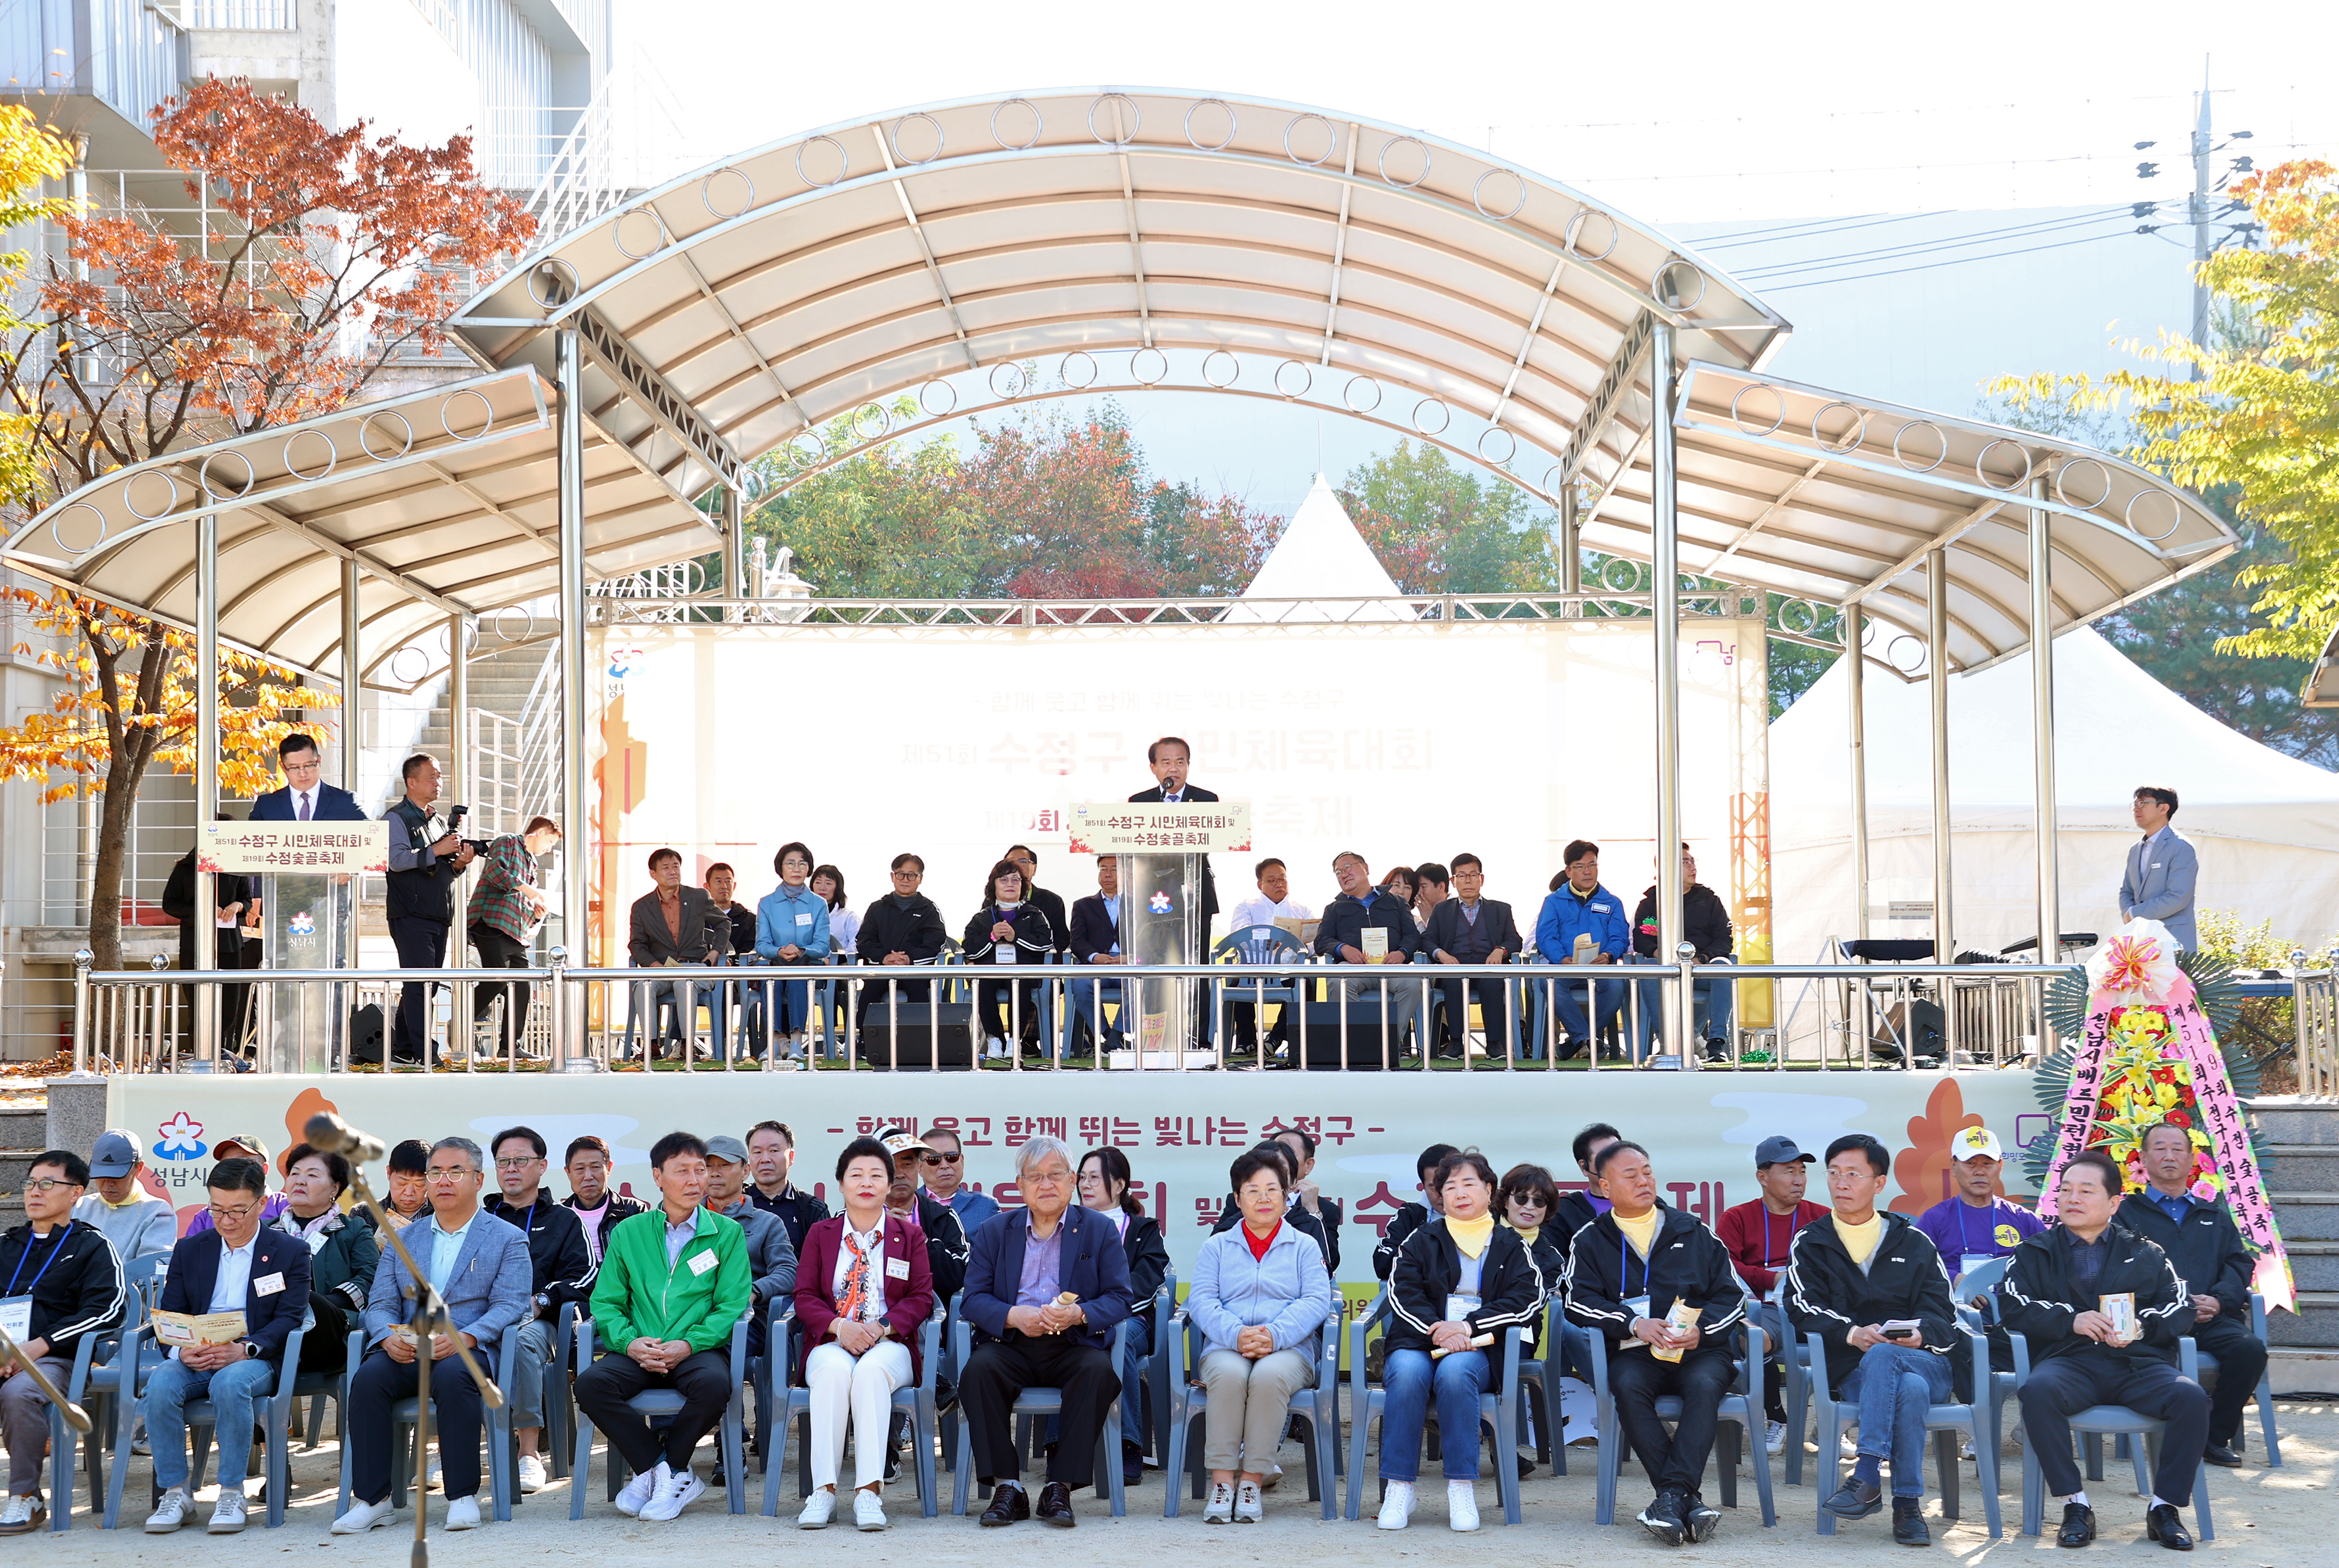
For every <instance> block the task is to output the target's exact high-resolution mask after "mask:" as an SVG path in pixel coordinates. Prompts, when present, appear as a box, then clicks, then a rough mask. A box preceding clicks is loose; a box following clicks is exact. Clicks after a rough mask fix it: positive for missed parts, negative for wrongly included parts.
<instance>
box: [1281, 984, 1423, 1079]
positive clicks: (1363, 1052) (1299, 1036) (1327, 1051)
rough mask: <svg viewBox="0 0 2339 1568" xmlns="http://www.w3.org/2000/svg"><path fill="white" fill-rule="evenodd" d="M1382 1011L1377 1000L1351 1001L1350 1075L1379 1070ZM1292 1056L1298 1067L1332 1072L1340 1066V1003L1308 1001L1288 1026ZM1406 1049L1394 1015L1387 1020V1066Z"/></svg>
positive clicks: (1349, 1007) (1400, 1022) (1349, 1023)
mask: <svg viewBox="0 0 2339 1568" xmlns="http://www.w3.org/2000/svg"><path fill="white" fill-rule="evenodd" d="M1381 1038H1382V1033H1381V1010H1380V1004H1379V1002H1378V1001H1372V1002H1365V1001H1354V1002H1350V1003H1349V1004H1348V1029H1347V1059H1348V1070H1349V1071H1351V1072H1378V1071H1380V1070H1381ZM1290 1039H1291V1053H1292V1056H1293V1058H1294V1059H1295V1060H1297V1061H1298V1064H1299V1065H1300V1066H1301V1067H1306V1068H1316V1069H1326V1068H1328V1069H1331V1070H1336V1071H1337V1070H1338V1069H1339V1066H1340V1056H1341V1050H1340V1045H1341V1034H1340V1004H1339V1003H1338V1002H1333V1001H1311V1002H1308V1003H1307V1004H1305V1006H1304V1007H1303V1008H1302V1009H1301V1012H1300V1017H1299V1018H1298V1021H1295V1022H1294V1023H1293V1024H1292V1026H1291V1033H1290ZM1406 1049H1407V1047H1406V1033H1405V1024H1404V1021H1402V1020H1400V1019H1398V1018H1396V1017H1395V1016H1394V1009H1392V1016H1391V1017H1390V1019H1389V1021H1388V1065H1390V1066H1392V1067H1394V1066H1396V1062H1397V1060H1398V1059H1399V1058H1400V1057H1402V1056H1404V1055H1405V1053H1406Z"/></svg>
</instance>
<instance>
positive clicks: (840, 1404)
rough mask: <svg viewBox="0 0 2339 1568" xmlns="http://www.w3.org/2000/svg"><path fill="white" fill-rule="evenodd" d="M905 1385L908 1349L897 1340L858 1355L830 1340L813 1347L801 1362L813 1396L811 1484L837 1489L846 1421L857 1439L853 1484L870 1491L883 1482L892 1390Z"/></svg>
mask: <svg viewBox="0 0 2339 1568" xmlns="http://www.w3.org/2000/svg"><path fill="white" fill-rule="evenodd" d="M909 1381H910V1347H909V1346H906V1345H904V1344H903V1343H902V1342H901V1341H900V1340H898V1339H888V1340H885V1341H883V1343H882V1344H877V1345H873V1346H870V1347H869V1348H868V1349H867V1350H866V1351H864V1353H863V1354H861V1355H860V1356H854V1354H853V1353H852V1352H851V1351H849V1350H847V1349H845V1348H844V1346H842V1345H839V1344H837V1343H835V1342H834V1341H833V1340H832V1341H831V1342H829V1343H828V1344H826V1345H822V1346H815V1347H814V1350H813V1353H812V1355H811V1356H810V1357H809V1358H808V1359H807V1360H806V1361H805V1363H804V1385H805V1386H806V1387H807V1388H808V1389H810V1391H811V1393H812V1484H814V1486H834V1485H835V1484H836V1471H837V1467H838V1466H839V1465H841V1464H844V1429H845V1423H846V1422H847V1420H848V1419H849V1420H850V1421H851V1423H852V1425H853V1429H854V1431H855V1432H857V1433H859V1434H860V1440H859V1441H858V1442H856V1443H855V1444H854V1454H853V1468H854V1485H855V1486H856V1487H859V1486H874V1485H876V1484H878V1483H879V1482H881V1481H883V1480H884V1479H885V1439H886V1435H887V1434H888V1433H889V1432H890V1431H891V1429H892V1426H893V1391H894V1390H895V1389H897V1388H900V1387H903V1386H905V1385H907V1384H908V1383H909Z"/></svg>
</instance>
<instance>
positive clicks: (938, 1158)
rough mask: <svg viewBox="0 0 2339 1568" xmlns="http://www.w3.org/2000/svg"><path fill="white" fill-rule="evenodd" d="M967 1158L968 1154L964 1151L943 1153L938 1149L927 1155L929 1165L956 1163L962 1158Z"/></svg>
mask: <svg viewBox="0 0 2339 1568" xmlns="http://www.w3.org/2000/svg"><path fill="white" fill-rule="evenodd" d="M965 1158H966V1156H965V1155H964V1154H963V1153H957V1154H943V1153H942V1152H941V1151H939V1150H937V1151H936V1152H934V1153H933V1154H929V1155H928V1156H926V1163H927V1164H928V1165H956V1164H957V1163H958V1162H959V1161H960V1160H962V1159H965Z"/></svg>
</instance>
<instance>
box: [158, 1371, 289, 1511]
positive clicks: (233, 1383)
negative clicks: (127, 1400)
mask: <svg viewBox="0 0 2339 1568" xmlns="http://www.w3.org/2000/svg"><path fill="white" fill-rule="evenodd" d="M276 1373H277V1366H276V1364H275V1363H274V1362H272V1361H231V1362H229V1363H228V1364H227V1365H226V1366H222V1367H221V1368H220V1369H219V1370H218V1371H217V1372H197V1371H195V1370H194V1369H193V1368H192V1367H190V1366H187V1365H186V1363H184V1362H183V1361H175V1360H173V1361H165V1362H164V1363H163V1365H162V1366H157V1367H156V1368H155V1369H154V1376H153V1377H151V1378H149V1379H148V1380H147V1383H146V1435H147V1437H148V1439H149V1440H150V1441H152V1443H153V1445H154V1479H155V1481H156V1482H157V1483H159V1484H161V1485H162V1486H163V1488H164V1489H166V1490H167V1489H168V1488H170V1487H173V1486H184V1485H185V1484H187V1472H188V1464H187V1406H188V1405H192V1404H195V1403H196V1402H198V1401H200V1400H204V1399H208V1400H210V1401H211V1402H212V1410H213V1412H214V1413H215V1414H216V1415H218V1417H219V1419H218V1420H217V1421H216V1422H215V1423H214V1424H213V1425H212V1441H213V1442H215V1443H217V1444H218V1445H219V1479H220V1484H221V1485H222V1487H227V1486H233V1487H236V1488H238V1489H239V1490H241V1489H242V1485H243V1478H244V1477H245V1476H246V1475H247V1474H251V1471H252V1423H253V1422H254V1421H255V1420H256V1419H258V1417H257V1416H256V1415H254V1414H253V1412H254V1410H255V1409H256V1407H257V1406H259V1405H262V1404H265V1403H266V1402H267V1398H268V1395H270V1393H271V1392H272V1391H273V1390H274V1388H275V1386H276Z"/></svg>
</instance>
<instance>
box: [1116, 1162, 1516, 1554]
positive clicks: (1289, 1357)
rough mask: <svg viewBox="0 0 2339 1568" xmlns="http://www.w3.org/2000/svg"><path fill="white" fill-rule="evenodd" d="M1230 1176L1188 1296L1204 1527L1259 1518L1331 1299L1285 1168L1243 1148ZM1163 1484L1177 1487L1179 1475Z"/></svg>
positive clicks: (1308, 1382)
mask: <svg viewBox="0 0 2339 1568" xmlns="http://www.w3.org/2000/svg"><path fill="white" fill-rule="evenodd" d="M1091 1158H1093V1157H1091ZM1229 1178H1230V1180H1231V1183H1232V1186H1233V1188H1234V1195H1235V1203H1236V1205H1237V1212H1238V1214H1239V1216H1240V1218H1239V1221H1238V1223H1237V1226H1236V1227H1235V1228H1231V1229H1220V1230H1219V1232H1218V1233H1217V1234H1216V1235H1214V1236H1212V1237H1211V1238H1209V1240H1208V1241H1205V1242H1204V1243H1202V1249H1201V1251H1200V1252H1199V1253H1198V1254H1197V1255H1196V1256H1195V1258H1194V1280H1193V1285H1192V1287H1191V1288H1189V1290H1188V1291H1187V1293H1186V1312H1187V1315H1188V1316H1189V1317H1190V1318H1192V1320H1193V1323H1194V1326H1195V1327H1196V1328H1198V1329H1199V1330H1200V1331H1201V1335H1202V1359H1201V1364H1200V1366H1199V1373H1200V1376H1201V1381H1202V1385H1203V1386H1204V1387H1205V1388H1207V1389H1208V1390H1209V1403H1208V1405H1207V1407H1206V1409H1205V1411H1204V1414H1203V1419H1202V1432H1203V1446H1202V1459H1203V1463H1204V1464H1208V1465H1209V1470H1210V1491H1209V1498H1208V1499H1207V1500H1206V1501H1205V1503H1204V1504H1203V1507H1202V1521H1203V1523H1204V1524H1226V1523H1228V1522H1229V1520H1236V1519H1239V1520H1241V1521H1243V1522H1245V1523H1247V1524H1256V1523H1258V1520H1259V1519H1260V1518H1261V1517H1262V1515H1263V1514H1264V1513H1265V1504H1263V1502H1262V1501H1261V1493H1260V1484H1261V1483H1262V1482H1263V1481H1264V1480H1265V1479H1266V1477H1267V1474H1268V1464H1270V1463H1271V1462H1272V1458H1273V1455H1274V1453H1275V1449H1276V1445H1277V1444H1278V1442H1279V1441H1280V1440H1281V1438H1282V1436H1283V1429H1284V1425H1285V1424H1286V1423H1287V1422H1288V1421H1289V1419H1290V1416H1291V1398H1292V1395H1295V1394H1297V1393H1298V1392H1299V1391H1300V1390H1301V1389H1303V1388H1308V1387H1312V1386H1314V1385H1315V1382H1316V1376H1317V1362H1318V1356H1319V1354H1320V1351H1319V1341H1318V1336H1319V1335H1320V1334H1321V1333H1322V1332H1323V1329H1324V1323H1325V1319H1326V1318H1327V1317H1328V1316H1329V1315H1330V1314H1331V1311H1332V1306H1333V1300H1334V1297H1333V1292H1332V1276H1331V1274H1330V1272H1329V1271H1328V1270H1327V1268H1326V1267H1325V1266H1324V1255H1323V1251H1322V1249H1321V1248H1319V1247H1317V1246H1316V1245H1315V1243H1314V1242H1313V1241H1311V1240H1310V1239H1309V1238H1307V1237H1306V1236H1304V1235H1302V1234H1300V1233H1299V1232H1298V1230H1296V1229H1294V1228H1292V1226H1291V1225H1290V1224H1288V1222H1287V1216H1288V1213H1289V1212H1290V1198H1289V1194H1288V1192H1287V1191H1286V1190H1285V1188H1284V1171H1283V1163H1282V1161H1280V1160H1278V1159H1275V1158H1274V1156H1273V1155H1272V1154H1271V1153H1270V1152H1269V1151H1268V1149H1248V1150H1246V1151H1245V1152H1243V1153H1241V1154H1239V1155H1237V1156H1236V1157H1235V1161H1234V1165H1233V1168H1232V1169H1231V1170H1230V1171H1229ZM1471 1419H1472V1421H1473V1422H1474V1423H1475V1420H1476V1419H1477V1415H1476V1411H1475V1407H1474V1409H1473V1411H1472V1414H1471ZM1162 1479H1163V1484H1165V1485H1169V1486H1176V1485H1178V1484H1179V1483H1180V1481H1181V1479H1182V1478H1181V1477H1179V1476H1176V1475H1167V1476H1164V1477H1163V1478H1162Z"/></svg>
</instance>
